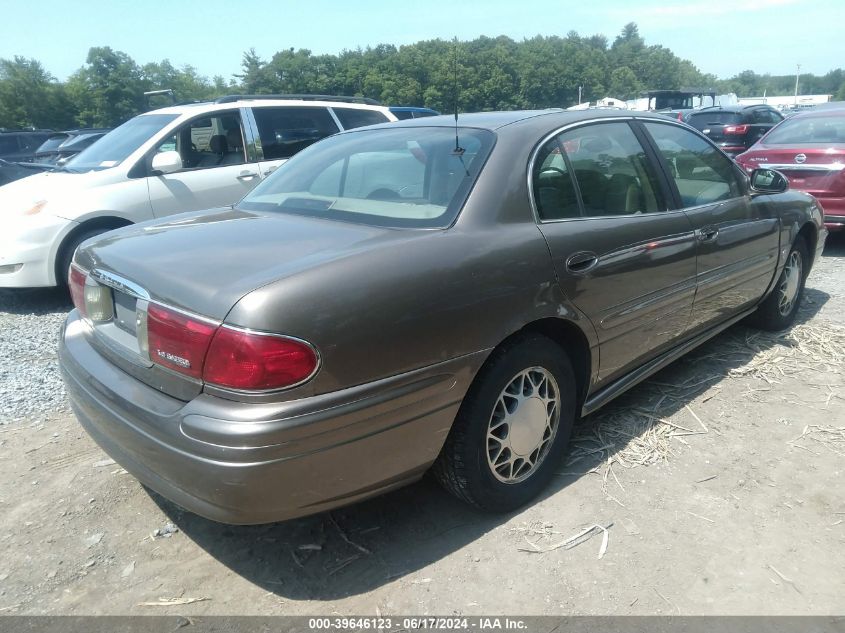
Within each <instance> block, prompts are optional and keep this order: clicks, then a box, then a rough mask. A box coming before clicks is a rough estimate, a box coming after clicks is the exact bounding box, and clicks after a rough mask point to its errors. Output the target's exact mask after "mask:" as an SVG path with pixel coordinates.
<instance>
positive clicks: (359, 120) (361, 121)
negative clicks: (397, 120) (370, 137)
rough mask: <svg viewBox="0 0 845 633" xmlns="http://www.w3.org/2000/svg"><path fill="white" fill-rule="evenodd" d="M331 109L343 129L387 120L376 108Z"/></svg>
mask: <svg viewBox="0 0 845 633" xmlns="http://www.w3.org/2000/svg"><path fill="white" fill-rule="evenodd" d="M332 110H334V113H335V114H336V115H337V118H338V120H339V121H340V124H341V125H342V126H343V129H344V130H350V129H352V128H356V127H363V126H365V125H375V124H376V123H387V122H388V121H389V119H388V118H387V117H386V116H384V114H382V113H381V112H379V111H377V110H360V109H358V108H332Z"/></svg>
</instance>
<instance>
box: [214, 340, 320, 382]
mask: <svg viewBox="0 0 845 633" xmlns="http://www.w3.org/2000/svg"><path fill="white" fill-rule="evenodd" d="M317 363H318V360H317V354H316V352H315V351H314V349H313V348H312V347H311V346H310V345H308V344H307V343H304V342H302V341H298V340H296V339H291V338H287V337H285V336H275V335H267V334H260V333H256V332H248V331H244V330H236V329H232V328H229V327H225V326H224V327H221V328H220V329H218V330H217V333H216V334H215V335H214V340H212V342H211V347H210V348H209V350H208V355H207V356H206V359H205V370H204V371H203V380H204V381H205V382H207V383H211V384H213V385H217V386H220V387H228V388H231V389H244V390H264V389H281V388H283V387H290V386H293V385H296V384H298V383H300V382H302V381H303V380H306V379H307V378H309V377H310V376H311V375H312V374H313V373H314V371H315V370H316V369H317Z"/></svg>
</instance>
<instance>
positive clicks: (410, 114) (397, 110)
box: [390, 106, 440, 121]
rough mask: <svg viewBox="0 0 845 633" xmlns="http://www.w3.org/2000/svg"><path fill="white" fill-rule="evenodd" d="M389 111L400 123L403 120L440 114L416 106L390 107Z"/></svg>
mask: <svg viewBox="0 0 845 633" xmlns="http://www.w3.org/2000/svg"><path fill="white" fill-rule="evenodd" d="M390 111H391V112H392V113H393V114H394V115H396V118H397V119H399V120H400V121H404V120H405V119H420V118H423V117H427V116H437V115H438V114H440V113H439V112H438V111H437V110H432V109H431V108H420V107H416V106H390Z"/></svg>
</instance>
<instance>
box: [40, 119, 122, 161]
mask: <svg viewBox="0 0 845 633" xmlns="http://www.w3.org/2000/svg"><path fill="white" fill-rule="evenodd" d="M110 131H111V130H110V129H108V128H86V129H79V130H66V131H64V132H56V133H55V134H53V135H51V136H50V137H49V138H48V139H47V140H46V141H44V142H43V143H42V144H41V145H40V146H39V147H38V149H37V150H35V156H34V158H33V161H34V162H36V163H46V164H48V165H60V164H63V163H65V162H67V160H68V159H69V158H70V157H71V156H76V155H77V154H78V153H79V152H81V151H82V150H84V149H85V148H86V147H88V146H89V145H93V144H94V142H95V141H98V140H100V139H101V138H103V136H105V135H106V134H107V133H108V132H110Z"/></svg>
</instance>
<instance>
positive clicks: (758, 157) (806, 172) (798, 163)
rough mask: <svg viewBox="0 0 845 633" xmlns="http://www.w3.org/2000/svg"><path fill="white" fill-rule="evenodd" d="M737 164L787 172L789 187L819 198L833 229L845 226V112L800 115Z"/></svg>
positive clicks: (824, 110) (762, 141)
mask: <svg viewBox="0 0 845 633" xmlns="http://www.w3.org/2000/svg"><path fill="white" fill-rule="evenodd" d="M736 160H737V162H738V163H739V164H740V165H742V167H744V168H745V170H746V171H748V172H751V171H753V170H755V169H757V168H758V167H767V168H768V169H775V170H777V171H780V172H782V173H783V175H784V176H786V178H787V179H788V180H789V185H790V187H792V188H793V189H797V190H799V191H806V192H807V193H810V194H812V195H813V196H815V197H816V198H817V199H818V201H819V203H820V204H821V206H822V207H823V208H824V220H825V224H826V225H827V226H828V228H832V229H842V228H843V227H845V109H843V108H822V109H818V110H815V109H814V110H809V111H807V112H804V113H802V114H796V115H795V116H793V117H790V118H788V119H787V120H786V121H784V122H783V123H781V124H780V125H778V126H777V127H775V128H774V129H773V130H772V131H771V132H769V133H768V134H767V135H766V136H764V137H763V138H762V139H760V140H759V141H758V142H757V143H756V144H755V145H754V146H753V147H751V149H749V150H748V151H747V152H745V153H743V154H740V155H739V156H737V157H736Z"/></svg>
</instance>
